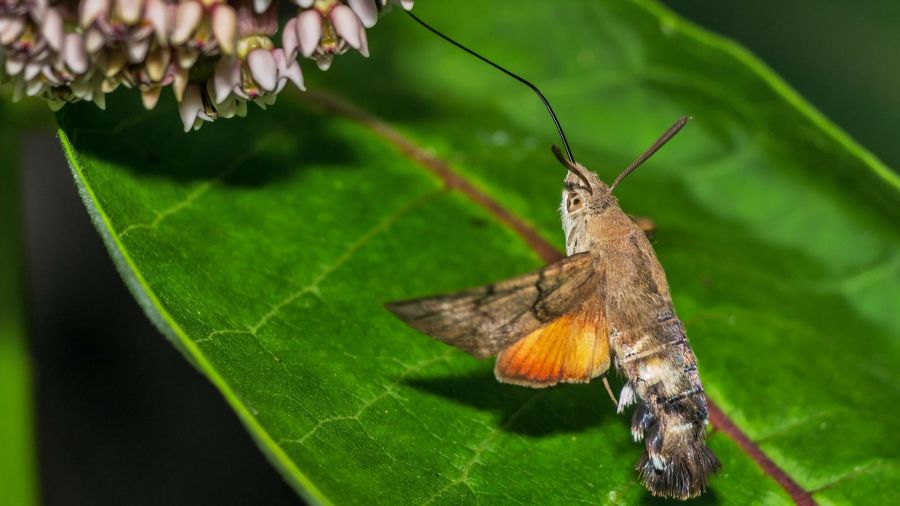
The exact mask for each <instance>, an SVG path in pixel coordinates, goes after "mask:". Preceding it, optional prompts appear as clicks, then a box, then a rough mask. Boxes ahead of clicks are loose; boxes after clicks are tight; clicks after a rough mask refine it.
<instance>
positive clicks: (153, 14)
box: [144, 0, 174, 44]
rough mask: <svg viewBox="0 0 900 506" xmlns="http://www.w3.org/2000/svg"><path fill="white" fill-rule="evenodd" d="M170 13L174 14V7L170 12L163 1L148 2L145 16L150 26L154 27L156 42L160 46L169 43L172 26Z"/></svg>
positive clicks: (152, 0)
mask: <svg viewBox="0 0 900 506" xmlns="http://www.w3.org/2000/svg"><path fill="white" fill-rule="evenodd" d="M170 13H174V6H173V9H172V10H170V9H169V6H168V5H167V4H166V3H165V2H164V1H163V0H147V11H146V13H145V14H144V16H145V17H146V18H147V21H148V22H150V26H152V27H153V32H154V33H156V40H157V42H159V43H160V44H166V43H167V42H168V38H169V28H170V27H171V25H172V21H171V19H170Z"/></svg>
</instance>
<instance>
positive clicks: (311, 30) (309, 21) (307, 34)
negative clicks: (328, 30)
mask: <svg viewBox="0 0 900 506" xmlns="http://www.w3.org/2000/svg"><path fill="white" fill-rule="evenodd" d="M297 38H298V39H299V40H300V52H301V53H303V56H306V57H307V58H308V57H310V56H312V54H313V53H315V52H316V47H318V45H319V41H320V40H322V16H321V15H320V14H319V13H318V12H317V11H315V10H313V9H310V10H306V11H303V12H301V13H300V14H299V15H298V16H297Z"/></svg>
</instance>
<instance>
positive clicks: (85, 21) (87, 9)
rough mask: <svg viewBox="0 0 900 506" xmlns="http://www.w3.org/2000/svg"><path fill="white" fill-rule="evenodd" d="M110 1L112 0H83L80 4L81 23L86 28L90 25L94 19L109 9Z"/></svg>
mask: <svg viewBox="0 0 900 506" xmlns="http://www.w3.org/2000/svg"><path fill="white" fill-rule="evenodd" d="M109 2H110V0H82V2H81V5H79V7H80V9H79V11H80V13H79V15H78V22H79V24H81V26H82V27H84V28H87V27H89V26H90V25H91V23H93V22H94V20H96V19H97V18H98V17H100V16H101V15H104V14H105V13H107V12H108V11H109Z"/></svg>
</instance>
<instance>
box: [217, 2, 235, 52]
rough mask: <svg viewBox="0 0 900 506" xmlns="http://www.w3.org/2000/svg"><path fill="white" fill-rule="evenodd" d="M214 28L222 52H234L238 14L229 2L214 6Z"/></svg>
mask: <svg viewBox="0 0 900 506" xmlns="http://www.w3.org/2000/svg"><path fill="white" fill-rule="evenodd" d="M212 30H213V35H215V36H216V41H218V43H219V48H220V49H221V50H222V52H223V53H225V54H227V55H231V54H234V46H235V45H236V44H237V14H236V13H235V12H234V8H232V7H231V6H230V5H228V4H218V5H215V6H213V10H212Z"/></svg>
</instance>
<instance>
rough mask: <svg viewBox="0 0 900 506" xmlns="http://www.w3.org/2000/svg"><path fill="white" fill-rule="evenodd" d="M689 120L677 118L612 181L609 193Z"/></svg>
mask: <svg viewBox="0 0 900 506" xmlns="http://www.w3.org/2000/svg"><path fill="white" fill-rule="evenodd" d="M690 119H691V118H690V116H682V117H681V118H679V119H678V121H676V122H675V124H674V125H672V126H670V127H669V129H668V130H666V133H664V134H662V136H661V137H660V138H659V139H657V140H656V142H654V143H653V145H652V146H650V149H648V150H647V151H644V154H642V155H641V156H639V157H638V158H637V160H635V161H633V162H631V165H629V166H628V168H627V169H625V170H623V171H622V173H621V174H619V176H618V177H617V178H616V180H615V181H613V184H612V185H611V186H610V187H609V191H610V192H612V191H613V190H615V189H616V186H617V185H618V184H619V183H620V182H621V181H622V180H623V179H625V177H626V176H628V174H631V173H632V172H634V169H637V168H638V167H640V166H641V164H642V163H644V162H646V161H647V159H648V158H650V157H651V156H653V153H656V152H657V151H659V149H660V148H661V147H663V146H664V145H665V144H666V143H667V142H669V139H671V138H672V137H675V134H677V133H678V131H679V130H681V129H682V128H684V125H685V124H687V122H688V121H690Z"/></svg>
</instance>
